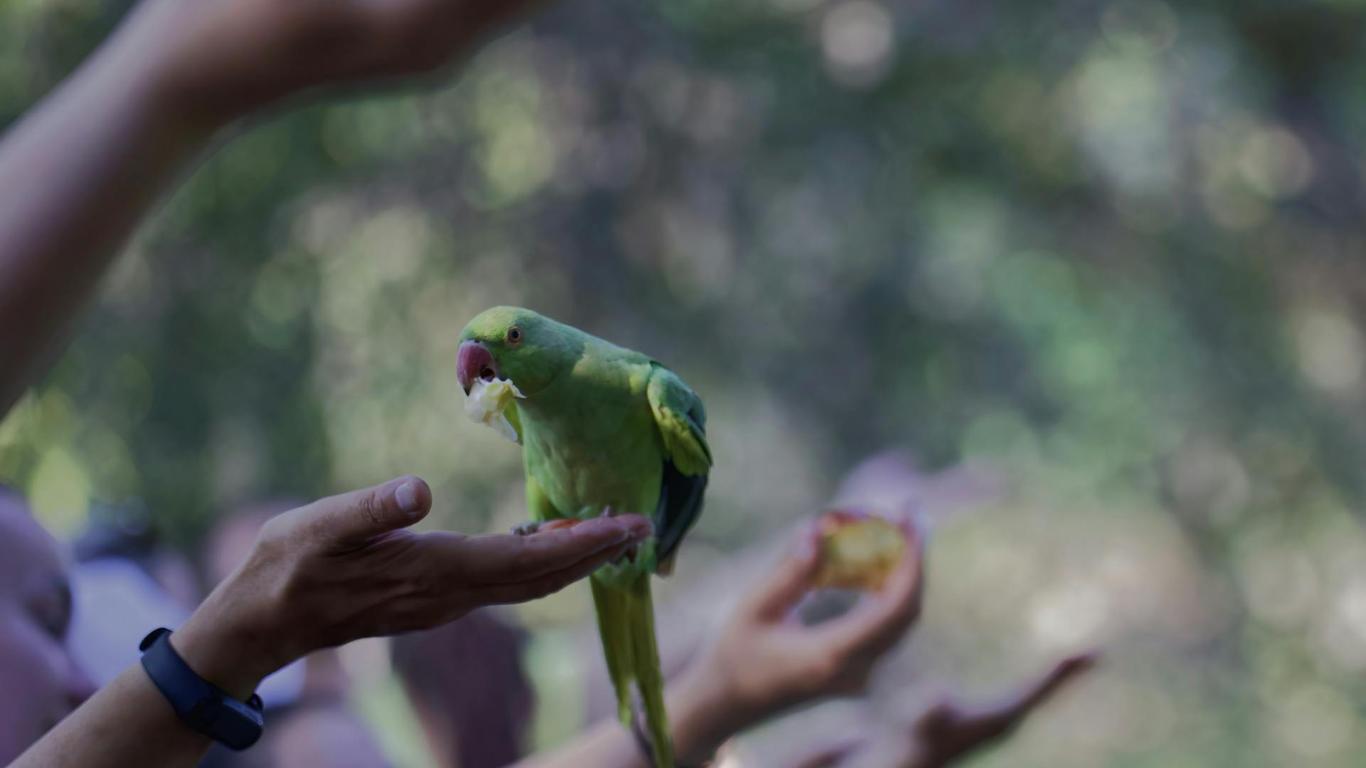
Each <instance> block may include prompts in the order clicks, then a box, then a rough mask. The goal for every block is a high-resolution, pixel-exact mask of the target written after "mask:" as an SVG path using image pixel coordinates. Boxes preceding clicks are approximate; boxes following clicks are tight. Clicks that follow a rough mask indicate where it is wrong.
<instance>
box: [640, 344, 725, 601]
mask: <svg viewBox="0 0 1366 768" xmlns="http://www.w3.org/2000/svg"><path fill="white" fill-rule="evenodd" d="M645 393H646V397H647V398H648V399H649V401H650V410H651V411H652V412H653V413H654V417H655V426H657V427H658V428H659V435H660V437H661V438H662V440H663V442H664V476H663V480H662V482H661V483H660V488H659V506H658V507H656V509H655V515H654V524H655V538H656V541H657V544H656V550H655V553H656V557H657V559H658V564H659V565H658V571H659V572H660V573H662V574H665V575H667V574H668V573H669V572H671V571H672V570H673V556H674V553H675V552H676V551H677V549H678V545H679V543H680V542H681V541H682V540H683V535H684V534H686V533H687V532H688V529H689V528H691V527H692V524H693V523H694V522H696V521H697V517H698V516H699V515H701V514H702V494H703V491H705V490H706V488H707V473H708V472H709V471H710V470H711V448H710V447H708V446H707V433H706V425H707V413H706V411H705V410H704V409H703V408H702V400H701V399H700V398H699V397H698V396H697V394H696V393H695V392H693V391H692V390H691V389H689V388H688V385H687V384H684V383H683V380H682V379H680V378H678V376H677V375H675V374H674V372H673V371H671V370H669V369H668V368H665V367H664V366H663V365H660V364H658V363H655V364H654V365H653V366H652V370H651V372H650V382H649V385H648V386H647V387H646V391H645Z"/></svg>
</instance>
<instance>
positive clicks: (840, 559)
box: [815, 509, 906, 592]
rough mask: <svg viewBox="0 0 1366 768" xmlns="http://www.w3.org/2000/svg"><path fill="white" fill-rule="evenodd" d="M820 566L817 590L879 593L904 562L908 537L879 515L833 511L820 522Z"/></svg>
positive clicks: (853, 511)
mask: <svg viewBox="0 0 1366 768" xmlns="http://www.w3.org/2000/svg"><path fill="white" fill-rule="evenodd" d="M817 525H818V526H819V529H820V530H819V536H820V552H821V564H820V568H819V570H818V571H817V572H816V578H815V586H817V587H824V588H835V589H857V590H865V591H870V592H873V591H877V590H879V589H881V588H882V584H883V582H884V581H886V580H887V576H888V575H890V574H891V572H892V571H893V570H894V569H895V568H896V566H897V563H899V562H901V558H902V556H903V555H904V554H905V552H906V534H905V532H904V531H902V529H901V527H900V526H899V525H897V524H896V523H893V522H891V521H889V520H887V519H885V518H882V517H878V516H877V515H872V514H868V513H866V512H860V511H858V510H848V509H833V510H830V511H828V512H826V513H824V514H822V515H821V516H820V518H818V519H817Z"/></svg>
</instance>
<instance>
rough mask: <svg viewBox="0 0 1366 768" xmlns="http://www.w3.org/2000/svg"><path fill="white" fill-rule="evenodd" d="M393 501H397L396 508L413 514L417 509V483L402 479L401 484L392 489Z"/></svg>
mask: <svg viewBox="0 0 1366 768" xmlns="http://www.w3.org/2000/svg"><path fill="white" fill-rule="evenodd" d="M394 501H396V502H398V508H399V509H401V510H403V511H404V512H407V513H408V514H410V515H411V514H414V513H416V512H417V511H418V508H419V504H418V500H417V483H416V482H415V481H413V480H404V481H403V484H402V485H400V486H399V487H398V490H396V491H394Z"/></svg>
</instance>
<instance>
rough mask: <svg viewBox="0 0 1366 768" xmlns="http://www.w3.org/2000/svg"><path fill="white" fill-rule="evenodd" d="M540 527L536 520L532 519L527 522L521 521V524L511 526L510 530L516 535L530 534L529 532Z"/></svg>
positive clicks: (531, 532) (533, 531)
mask: <svg viewBox="0 0 1366 768" xmlns="http://www.w3.org/2000/svg"><path fill="white" fill-rule="evenodd" d="M540 528H541V524H540V523H538V522H536V521H535V520H532V521H530V522H527V523H522V524H521V525H514V526H513V527H512V532H513V533H514V534H516V535H518V536H530V535H531V534H533V533H535V532H536V531H538V530H540Z"/></svg>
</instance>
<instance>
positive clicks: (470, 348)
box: [455, 341, 498, 395]
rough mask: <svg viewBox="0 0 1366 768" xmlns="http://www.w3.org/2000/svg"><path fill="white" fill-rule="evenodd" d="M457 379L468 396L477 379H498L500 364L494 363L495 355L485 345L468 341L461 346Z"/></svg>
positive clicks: (457, 362)
mask: <svg viewBox="0 0 1366 768" xmlns="http://www.w3.org/2000/svg"><path fill="white" fill-rule="evenodd" d="M455 377H456V378H457V379H459V380H460V387H461V388H462V389H464V390H465V394H467V395H468V394H469V393H470V387H472V386H474V380H475V379H483V380H484V381H492V380H494V379H496V378H498V364H497V363H495V362H493V354H492V353H491V352H489V351H488V348H487V347H485V346H484V345H483V344H480V343H479V342H477V341H467V342H465V343H464V344H461V345H460V353H459V355H457V358H456V366H455Z"/></svg>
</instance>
